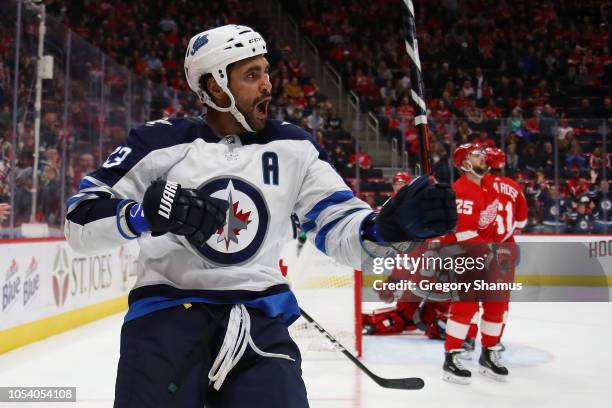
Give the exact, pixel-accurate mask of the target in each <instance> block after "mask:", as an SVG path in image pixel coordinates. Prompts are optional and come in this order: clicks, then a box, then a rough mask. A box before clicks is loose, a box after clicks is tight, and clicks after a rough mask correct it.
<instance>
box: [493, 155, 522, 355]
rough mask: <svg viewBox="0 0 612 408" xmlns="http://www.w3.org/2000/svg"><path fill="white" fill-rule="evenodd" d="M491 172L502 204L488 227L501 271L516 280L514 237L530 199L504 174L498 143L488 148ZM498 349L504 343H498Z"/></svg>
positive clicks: (506, 277)
mask: <svg viewBox="0 0 612 408" xmlns="http://www.w3.org/2000/svg"><path fill="white" fill-rule="evenodd" d="M485 154H486V158H487V165H488V166H489V174H488V175H486V176H485V179H486V180H487V181H488V182H490V183H492V184H493V188H495V191H497V193H498V200H499V206H498V208H497V217H496V219H495V223H494V224H493V225H492V226H491V227H490V228H489V229H488V238H487V239H488V240H489V241H490V242H494V243H496V245H495V247H496V251H495V256H496V259H497V262H498V264H499V270H500V273H502V274H504V276H503V279H504V280H505V281H509V282H512V281H514V269H515V264H516V259H517V247H516V243H515V240H514V233H515V232H517V231H518V230H520V229H523V228H525V225H527V215H528V208H527V199H526V198H525V194H523V189H522V188H521V186H520V185H519V184H518V183H517V182H516V181H514V180H512V179H511V178H509V177H505V176H504V168H505V167H506V155H505V153H504V151H503V150H502V149H500V148H498V147H488V148H486V149H485ZM506 295H507V296H508V299H500V301H501V302H502V303H503V309H504V314H503V324H502V327H501V332H500V335H499V339H500V340H501V337H502V335H503V332H504V328H505V327H506V322H507V321H508V306H509V294H506ZM497 348H498V349H499V351H503V350H504V347H503V345H502V344H501V343H498V347H497Z"/></svg>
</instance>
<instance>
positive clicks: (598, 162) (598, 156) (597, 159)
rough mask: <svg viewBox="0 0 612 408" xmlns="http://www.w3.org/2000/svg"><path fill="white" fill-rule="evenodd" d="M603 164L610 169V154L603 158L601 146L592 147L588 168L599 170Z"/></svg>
mask: <svg viewBox="0 0 612 408" xmlns="http://www.w3.org/2000/svg"><path fill="white" fill-rule="evenodd" d="M604 160H605V163H606V164H605V165H606V167H607V168H608V169H611V170H612V167H611V165H610V156H607V157H606V158H605V159H604V157H603V153H602V152H601V147H599V146H597V147H596V148H595V149H593V153H591V157H590V158H589V168H591V169H593V170H601V168H602V166H603V165H604Z"/></svg>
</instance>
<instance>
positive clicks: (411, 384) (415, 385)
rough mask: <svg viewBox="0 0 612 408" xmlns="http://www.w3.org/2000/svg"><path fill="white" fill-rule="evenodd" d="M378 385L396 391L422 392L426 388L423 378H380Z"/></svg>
mask: <svg viewBox="0 0 612 408" xmlns="http://www.w3.org/2000/svg"><path fill="white" fill-rule="evenodd" d="M376 383H377V384H378V385H380V386H381V387H383V388H393V389H396V390H420V389H422V388H423V387H425V381H423V379H422V378H418V377H412V378H378V379H377V380H376Z"/></svg>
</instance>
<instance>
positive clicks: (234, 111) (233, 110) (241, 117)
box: [199, 86, 255, 133]
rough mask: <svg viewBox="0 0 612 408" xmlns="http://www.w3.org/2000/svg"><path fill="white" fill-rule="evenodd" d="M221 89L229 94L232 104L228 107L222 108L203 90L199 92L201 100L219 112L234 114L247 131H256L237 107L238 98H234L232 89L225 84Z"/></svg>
mask: <svg viewBox="0 0 612 408" xmlns="http://www.w3.org/2000/svg"><path fill="white" fill-rule="evenodd" d="M221 89H223V92H225V93H226V94H227V96H229V98H230V106H228V107H227V108H222V107H221V106H219V105H217V104H216V103H214V102H213V101H212V99H210V97H209V96H208V95H207V94H206V93H205V92H203V91H201V92H200V93H199V96H200V102H202V103H203V104H206V105H208V106H210V107H211V108H213V109H214V110H217V111H219V112H229V113H231V114H232V116H233V117H234V118H235V119H236V120H237V121H238V123H240V125H242V127H243V128H244V130H246V131H247V132H251V133H255V131H254V130H253V129H252V128H251V126H249V124H248V123H247V121H246V118H245V117H244V115H243V114H242V113H241V112H240V111H239V110H238V108H237V107H236V100H235V99H234V95H232V93H231V92H230V90H229V89H227V87H225V86H222V87H221Z"/></svg>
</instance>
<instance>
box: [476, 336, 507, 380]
mask: <svg viewBox="0 0 612 408" xmlns="http://www.w3.org/2000/svg"><path fill="white" fill-rule="evenodd" d="M499 353H500V350H499V347H498V346H497V345H495V346H493V347H489V348H486V347H483V348H482V353H481V354H480V359H479V360H478V364H480V367H479V369H478V372H480V374H482V375H484V376H485V377H489V378H492V379H494V380H495V381H502V382H503V381H506V379H507V378H508V369H507V368H506V367H505V366H504V365H503V363H502V362H501V357H500V354H499Z"/></svg>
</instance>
